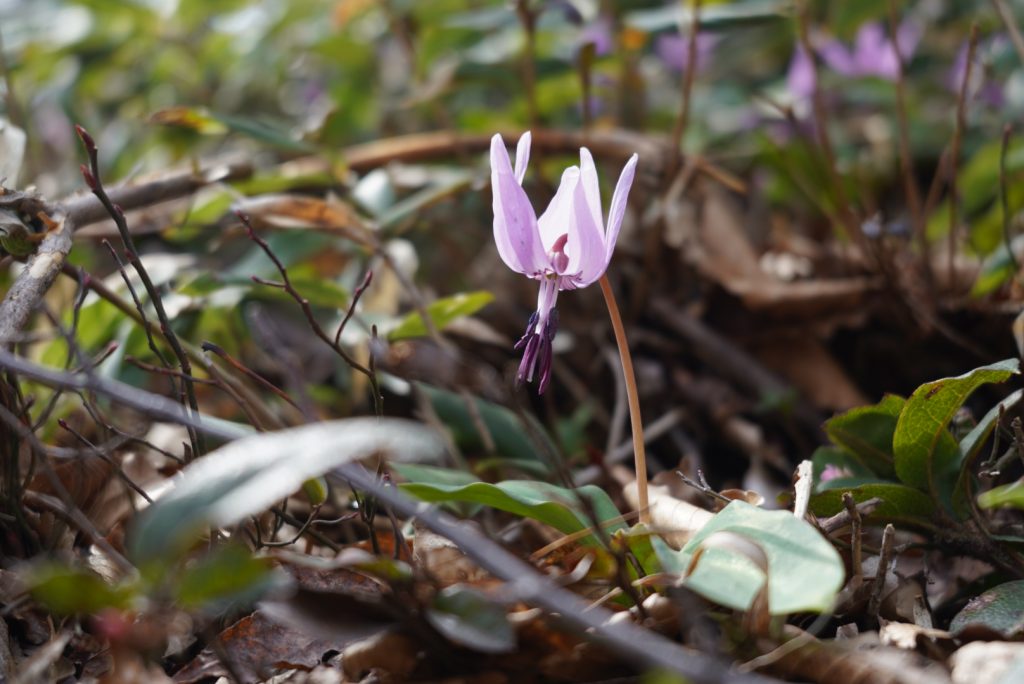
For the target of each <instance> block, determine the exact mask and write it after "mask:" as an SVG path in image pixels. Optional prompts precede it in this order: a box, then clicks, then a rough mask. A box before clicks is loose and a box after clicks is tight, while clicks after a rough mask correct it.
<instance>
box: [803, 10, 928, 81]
mask: <svg viewBox="0 0 1024 684" xmlns="http://www.w3.org/2000/svg"><path fill="white" fill-rule="evenodd" d="M921 33H922V31H921V27H920V26H919V25H918V24H917V23H916V22H913V21H909V20H908V21H904V22H903V23H901V24H900V26H899V28H898V29H897V30H896V42H897V43H898V45H899V55H900V56H902V57H903V61H904V63H906V62H907V61H909V59H910V57H911V56H912V55H913V54H914V50H916V49H917V44H918V43H919V42H920V40H921ZM815 49H816V50H817V52H818V54H819V55H821V58H822V60H824V62H825V64H827V65H828V66H829V68H830V69H832V71H834V72H836V73H837V74H841V75H843V76H851V77H855V78H856V77H864V76H876V77H878V78H883V79H885V80H888V81H895V80H896V77H897V75H898V73H899V71H898V70H899V62H898V60H897V52H896V46H895V45H893V42H892V40H891V39H890V38H889V35H888V33H887V32H886V30H885V27H884V26H883V25H882V24H880V23H878V22H874V21H871V22H867V23H865V24H864V25H862V26H861V27H860V30H859V31H857V37H856V38H855V39H854V43H853V47H852V48H848V47H847V46H846V45H844V44H843V43H841V42H840V41H838V40H836V39H834V38H833V39H830V40H827V41H825V42H824V43H822V44H821V45H820V46H818V47H816V48H815Z"/></svg>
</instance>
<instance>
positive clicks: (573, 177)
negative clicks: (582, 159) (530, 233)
mask: <svg viewBox="0 0 1024 684" xmlns="http://www.w3.org/2000/svg"><path fill="white" fill-rule="evenodd" d="M579 179H580V170H579V168H578V167H575V166H570V167H569V168H567V169H566V170H565V171H563V172H562V181H561V182H560V183H559V184H558V191H557V192H555V196H554V197H552V198H551V203H550V204H549V205H548V208H547V209H545V210H544V213H543V214H541V215H540V218H539V219H537V229H538V230H539V231H540V241H541V244H542V245H543V246H544V253H545V254H547V253H548V252H550V251H551V248H552V246H554V244H555V241H557V240H558V238H560V237H562V236H563V235H566V234H568V233H569V224H570V223H571V222H572V211H573V205H572V203H573V199H572V197H573V192H574V191H575V190H576V185H577V184H578V182H579ZM570 241H571V236H570ZM565 254H566V256H568V255H569V254H570V252H569V245H566V250H565Z"/></svg>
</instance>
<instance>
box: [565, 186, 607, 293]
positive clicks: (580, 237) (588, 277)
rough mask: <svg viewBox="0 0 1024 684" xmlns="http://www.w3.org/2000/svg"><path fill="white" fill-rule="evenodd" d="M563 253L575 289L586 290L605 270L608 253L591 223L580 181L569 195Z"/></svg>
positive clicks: (591, 210)
mask: <svg viewBox="0 0 1024 684" xmlns="http://www.w3.org/2000/svg"><path fill="white" fill-rule="evenodd" d="M598 211H600V209H599V210H598ZM570 247H572V250H571V251H570ZM565 253H566V255H567V256H568V257H569V266H568V268H566V273H573V274H577V273H578V275H577V276H575V277H574V278H573V284H574V285H575V286H576V287H586V286H587V285H589V284H590V283H592V282H594V281H595V280H597V279H598V278H600V277H601V274H603V273H604V271H605V269H606V268H608V259H609V258H610V256H611V253H610V252H608V251H606V250H605V242H604V235H602V231H601V225H600V223H597V222H595V220H594V213H593V208H592V205H591V203H590V198H589V197H588V196H587V192H586V190H585V187H584V183H583V180H582V178H581V179H580V183H579V184H578V185H577V186H576V190H575V192H574V193H573V215H572V220H571V221H570V222H569V242H568V243H566V246H565Z"/></svg>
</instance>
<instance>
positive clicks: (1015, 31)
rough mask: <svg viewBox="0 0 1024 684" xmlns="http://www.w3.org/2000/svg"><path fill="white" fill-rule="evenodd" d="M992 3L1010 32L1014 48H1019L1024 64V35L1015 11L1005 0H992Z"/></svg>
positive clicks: (1018, 52)
mask: <svg viewBox="0 0 1024 684" xmlns="http://www.w3.org/2000/svg"><path fill="white" fill-rule="evenodd" d="M992 5H993V6H994V7H995V8H996V14H998V15H999V18H1000V19H1002V21H1003V26H1005V27H1006V32H1007V33H1009V34H1010V42H1012V43H1013V47H1014V49H1015V50H1017V55H1018V56H1019V57H1020V61H1021V64H1024V36H1021V33H1020V27H1018V26H1017V21H1016V20H1015V19H1014V17H1013V12H1012V11H1011V10H1010V8H1009V7H1008V6H1007V5H1006V1H1005V0H992Z"/></svg>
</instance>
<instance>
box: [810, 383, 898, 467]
mask: <svg viewBox="0 0 1024 684" xmlns="http://www.w3.org/2000/svg"><path fill="white" fill-rule="evenodd" d="M905 401H906V400H905V399H904V398H903V397H899V396H896V395H894V394H887V395H886V396H885V397H884V398H883V399H882V400H881V401H880V402H878V403H877V404H874V405H873V406H859V407H857V408H855V409H850V410H849V411H847V412H846V413H842V414H840V415H838V416H835V417H834V418H832V419H830V420H828V421H827V422H826V423H825V432H826V433H827V434H828V436H829V438H831V439H832V441H833V442H835V443H836V444H838V445H839V446H841V447H843V448H844V449H845V450H846V451H848V452H849V453H850V454H851V455H852V456H853V457H855V458H856V459H857V460H858V461H860V463H861V464H862V465H863V466H864V467H866V468H868V469H869V470H871V471H872V472H873V473H875V474H876V475H880V476H882V477H892V476H893V475H895V471H894V470H893V464H892V463H893V446H892V438H893V433H894V432H895V431H896V423H897V420H898V419H899V415H900V411H901V410H902V408H903V405H904V403H905Z"/></svg>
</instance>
